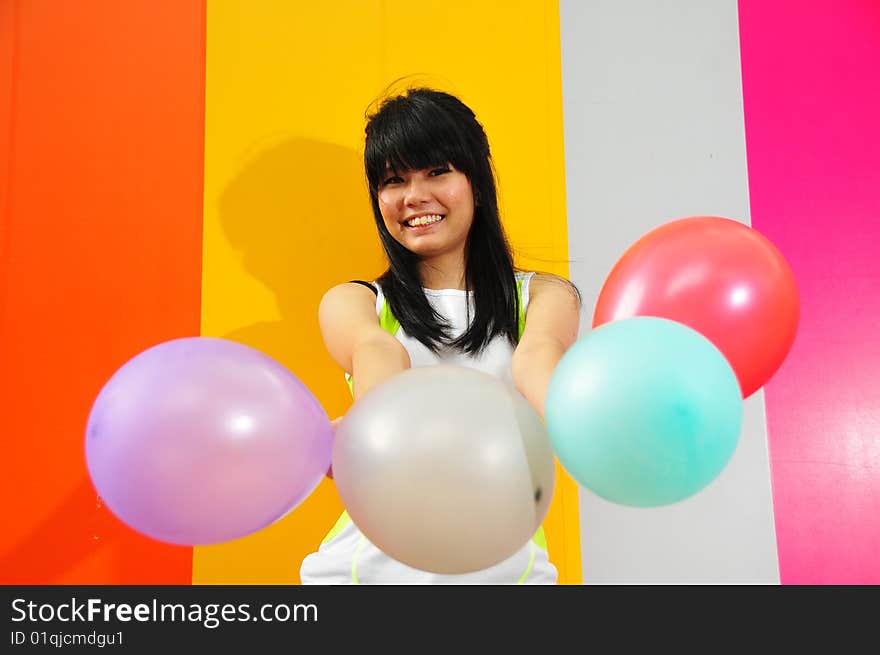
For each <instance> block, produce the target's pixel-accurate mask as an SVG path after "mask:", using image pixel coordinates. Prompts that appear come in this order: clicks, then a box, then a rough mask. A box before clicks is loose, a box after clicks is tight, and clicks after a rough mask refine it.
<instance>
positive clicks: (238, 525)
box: [86, 337, 333, 546]
mask: <svg viewBox="0 0 880 655" xmlns="http://www.w3.org/2000/svg"><path fill="white" fill-rule="evenodd" d="M332 442H333V428H332V426H331V424H330V420H329V418H328V417H327V414H326V412H325V411H324V409H323V408H322V407H321V405H320V403H319V402H318V401H317V399H316V398H315V397H314V396H313V395H312V393H311V392H310V391H309V389H308V388H307V387H306V386H305V385H304V384H303V383H302V382H300V380H299V379H298V378H297V377H296V376H294V375H293V374H292V373H291V372H290V371H289V370H287V369H286V368H285V367H284V366H282V365H281V364H279V363H278V362H276V361H275V360H274V359H272V358H271V357H269V356H267V355H265V354H263V353H262V352H260V351H258V350H255V349H254V348H251V347H249V346H245V345H243V344H240V343H236V342H234V341H228V340H226V339H216V338H211V337H189V338H183V339H175V340H173V341H167V342H165V343H161V344H159V345H157V346H154V347H152V348H150V349H148V350H145V351H144V352H142V353H140V354H139V355H137V356H135V357H134V358H133V359H131V360H130V361H128V362H127V363H126V364H125V365H124V366H122V368H120V369H119V370H118V371H117V372H116V373H115V374H114V375H113V377H111V378H110V380H109V381H108V382H107V383H106V384H105V385H104V388H103V389H101V392H100V393H99V394H98V397H97V398H96V400H95V402H94V405H93V406H92V410H91V413H90V414H89V420H88V426H87V428H86V462H87V465H88V469H89V474H90V475H91V478H92V482H93V483H94V485H95V488H96V489H97V491H98V494H99V495H100V496H101V498H102V499H103V500H104V502H105V503H106V505H107V506H108V507H109V508H110V510H111V511H112V512H113V513H114V514H115V515H116V516H117V517H118V518H119V519H121V520H122V521H123V522H124V523H126V524H127V525H129V526H130V527H131V528H133V529H135V530H137V531H138V532H141V533H143V534H145V535H147V536H149V537H152V538H154V539H157V540H159V541H164V542H168V543H172V544H181V545H189V546H194V545H199V544H214V543H220V542H224V541H229V540H232V539H237V538H240V537H244V536H246V535H249V534H252V533H254V532H257V531H258V530H261V529H262V528H264V527H266V526H267V525H270V524H271V523H274V522H275V521H277V520H278V519H280V518H281V517H283V516H284V515H285V514H287V513H288V512H290V511H291V510H293V509H294V508H296V506H297V505H299V504H300V503H301V502H302V501H303V500H304V499H305V498H306V497H307V496H308V495H309V494H311V493H312V491H313V490H314V489H315V487H316V486H317V485H318V484H319V483H320V482H321V479H322V478H323V476H324V474H325V473H326V472H327V469H328V468H329V466H330V459H331V451H332Z"/></svg>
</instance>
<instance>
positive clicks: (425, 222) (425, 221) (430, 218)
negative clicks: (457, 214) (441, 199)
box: [404, 214, 446, 228]
mask: <svg viewBox="0 0 880 655" xmlns="http://www.w3.org/2000/svg"><path fill="white" fill-rule="evenodd" d="M444 218H446V217H445V216H444V215H442V214H428V215H426V216H417V217H415V218H411V219H409V220H408V221H405V222H404V225H405V226H406V227H408V228H420V227H427V226H429V225H434V224H435V223H439V222H440V221H442V220H443V219H444Z"/></svg>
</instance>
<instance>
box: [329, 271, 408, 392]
mask: <svg viewBox="0 0 880 655" xmlns="http://www.w3.org/2000/svg"><path fill="white" fill-rule="evenodd" d="M375 303H376V297H375V295H373V293H372V292H371V291H370V290H369V289H367V288H366V287H364V286H363V285H361V284H352V283H345V284H340V285H337V286H335V287H333V288H332V289H330V290H329V291H328V292H327V293H325V294H324V297H323V298H322V299H321V304H320V306H319V307H318V322H319V323H320V326H321V336H322V337H323V339H324V345H325V347H326V348H327V352H329V353H330V356H331V357H332V358H333V359H334V361H336V363H337V364H339V366H340V367H341V368H342V369H343V370H344V371H346V372H348V373H350V374H351V376H352V377H353V378H354V399H355V400H357V399H358V398H360V397H361V396H363V395H364V394H365V393H366V392H367V391H369V390H370V389H371V388H373V387H374V386H376V385H377V384H379V383H381V382H383V381H384V380H387V379H388V378H390V377H391V376H392V375H394V374H396V373H400V372H401V371H404V370H406V369H408V368H409V366H410V361H409V354H408V353H407V352H406V349H405V348H404V347H403V345H402V344H401V343H400V342H399V341H398V340H397V339H395V338H394V337H393V336H392V335H390V334H389V333H388V332H386V331H385V330H383V329H382V327H381V326H380V325H379V317H378V316H376V304H375Z"/></svg>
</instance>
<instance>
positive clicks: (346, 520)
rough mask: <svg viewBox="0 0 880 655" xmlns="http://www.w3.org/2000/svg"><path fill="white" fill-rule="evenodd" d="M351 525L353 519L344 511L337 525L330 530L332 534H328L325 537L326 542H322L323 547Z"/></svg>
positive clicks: (337, 520)
mask: <svg viewBox="0 0 880 655" xmlns="http://www.w3.org/2000/svg"><path fill="white" fill-rule="evenodd" d="M349 523H351V517H350V516H349V515H348V512H346V511H345V510H343V512H342V514H341V515H340V516H339V518H338V519H336V523H334V524H333V527H332V528H330V532H328V533H327V536H326V537H324V541H322V542H321V545H322V546H323V545H324V544H326V543H327V542H328V541H330V540H331V539H333V537H335V536H336V535H338V534H339V533H340V532H342V528H344V527H345V526H346V525H348V524H349Z"/></svg>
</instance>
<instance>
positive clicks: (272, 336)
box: [197, 139, 386, 584]
mask: <svg viewBox="0 0 880 655" xmlns="http://www.w3.org/2000/svg"><path fill="white" fill-rule="evenodd" d="M218 209H219V216H220V221H221V224H222V227H223V230H224V231H225V234H226V237H227V239H228V241H229V243H230V244H231V246H232V247H233V248H234V249H235V250H237V251H238V252H239V253H240V255H241V256H242V261H243V265H244V268H245V270H246V271H247V272H248V274H250V275H252V276H253V277H255V278H256V279H257V280H259V281H260V282H261V283H262V284H263V285H265V287H266V288H267V289H269V290H270V291H272V293H273V294H274V296H275V298H276V301H277V305H278V310H279V312H280V320H277V321H264V322H260V323H254V324H252V325H247V326H245V327H242V328H240V329H237V330H235V331H233V332H231V333H229V334H226V335H223V336H224V337H225V338H228V339H231V340H234V341H237V342H240V343H244V344H247V345H250V346H253V347H255V348H258V349H259V350H261V351H263V352H265V353H266V354H268V355H269V356H271V357H273V358H274V359H276V360H277V361H279V362H280V363H281V364H283V365H284V366H286V367H287V368H288V369H289V370H290V371H292V372H293V373H294V374H295V375H296V376H297V377H298V378H299V379H300V380H301V381H302V382H303V383H304V384H305V385H306V386H307V387H308V388H309V389H310V390H311V392H312V393H313V394H314V395H315V396H316V397H317V398H318V400H319V401H320V402H321V404H322V405H323V407H324V409H325V411H326V412H327V414H328V415H329V416H330V418H335V417H336V416H340V415H342V414H343V413H344V412H345V411H346V410H347V409H348V407H349V406H350V404H351V397H350V394H349V391H348V387H347V386H346V384H345V380H344V377H343V373H342V371H341V370H340V368H339V366H338V365H337V364H336V363H335V362H334V361H333V360H332V359H331V358H330V356H329V355H328V354H327V352H326V350H325V348H324V345H323V341H322V339H321V335H320V330H319V326H318V318H317V317H318V305H319V303H320V301H321V298H322V296H323V295H324V293H325V292H326V291H327V289H329V288H330V287H332V286H333V285H336V284H339V283H341V282H346V281H348V280H352V279H367V280H370V279H373V278H375V277H376V276H378V275H379V274H381V272H382V271H384V270H385V268H386V263H385V258H384V253H383V251H382V248H381V244H380V241H379V238H378V235H377V233H376V227H375V223H374V220H373V215H372V211H371V209H370V202H369V195H368V192H367V186H366V181H365V179H364V174H363V163H362V160H361V157H360V154H359V153H357V152H356V151H355V150H353V149H349V148H344V147H341V146H337V145H333V144H329V143H321V142H317V141H309V140H298V139H296V140H289V141H284V142H281V143H275V144H273V145H272V147H270V148H267V149H265V150H261V151H259V152H258V153H257V154H255V155H254V156H252V157H250V158H249V159H248V160H247V162H246V164H245V165H244V166H243V167H242V169H241V170H240V172H239V173H238V175H237V176H236V177H235V178H234V179H233V180H232V182H231V183H230V184H229V185H228V186H227V187H226V188H225V189H224V191H223V193H222V194H221V196H220V198H219V206H218ZM341 509H342V504H341V502H340V500H339V498H338V495H337V493H336V489H335V487H334V485H333V483H332V482H331V481H329V480H327V479H325V480H324V481H323V482H322V483H321V484H320V485H319V486H318V488H317V489H315V491H314V492H313V493H312V494H311V495H310V496H309V497H308V498H307V499H306V500H305V501H303V502H302V503H301V504H300V505H299V506H297V508H296V509H295V511H293V512H291V513H290V514H288V515H287V516H286V517H285V518H284V519H282V520H280V521H278V522H277V523H275V524H273V525H270V526H268V527H267V528H265V529H264V530H261V531H259V532H257V533H256V534H254V535H250V536H248V537H245V538H243V539H239V540H236V541H233V542H230V543H226V544H219V545H216V546H209V547H207V548H204V549H201V555H200V568H201V570H202V574H201V575H199V574H198V573H197V577H201V578H203V579H204V578H210V579H212V581H215V582H220V583H222V582H226V583H232V584H234V583H255V584H260V583H291V582H293V583H296V582H298V572H299V564H300V562H301V560H302V558H303V557H305V556H306V555H307V554H308V553H310V552H312V551H313V550H315V549H316V548H317V546H318V544H319V543H320V541H321V539H323V537H324V535H325V534H326V532H327V531H328V530H329V529H330V527H332V525H333V523H334V521H335V520H336V519H337V518H338V514H339V512H340V511H341Z"/></svg>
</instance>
